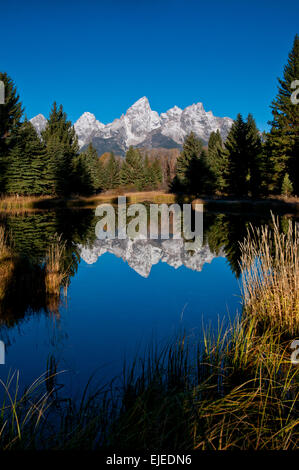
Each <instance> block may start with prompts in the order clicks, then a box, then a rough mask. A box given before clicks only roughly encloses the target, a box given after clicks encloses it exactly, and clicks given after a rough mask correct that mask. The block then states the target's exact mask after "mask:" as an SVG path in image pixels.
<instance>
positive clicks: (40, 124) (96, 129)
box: [31, 96, 233, 155]
mask: <svg viewBox="0 0 299 470" xmlns="http://www.w3.org/2000/svg"><path fill="white" fill-rule="evenodd" d="M31 122H32V124H33V125H34V127H35V128H36V129H37V131H38V132H39V133H40V131H41V130H42V129H43V128H44V126H45V124H46V119H45V118H44V116H43V115H42V114H39V115H38V116H36V117H34V118H33V119H31ZM232 123H233V120H232V119H231V118H228V117H223V118H221V117H217V116H214V115H213V113H212V112H211V111H208V112H206V111H205V110H204V107H203V105H202V103H197V104H192V105H191V106H187V108H185V109H181V108H179V107H177V106H174V107H173V108H171V109H169V110H168V111H167V112H165V113H161V114H160V115H159V114H158V113H157V112H156V111H153V110H152V109H151V107H150V104H149V101H148V99H147V98H146V97H145V96H144V97H143V98H140V99H139V100H138V101H136V103H134V104H133V105H132V106H131V107H130V108H129V109H128V110H127V112H126V114H123V115H122V116H121V117H120V118H119V119H115V120H114V121H113V122H111V123H110V124H106V125H105V124H103V123H101V122H100V121H97V119H96V117H95V116H94V115H93V114H91V113H89V112H85V113H84V114H82V116H81V117H80V118H79V119H78V120H77V121H76V122H75V124H74V128H75V130H76V134H77V136H78V141H79V146H80V148H81V149H84V148H85V147H86V146H87V145H88V144H89V143H90V142H92V144H93V146H94V147H95V148H96V149H97V151H98V153H99V155H101V154H102V153H104V152H107V151H110V152H111V151H113V152H115V153H116V154H118V155H124V154H125V152H126V150H127V149H128V148H129V146H130V145H133V146H134V147H143V148H144V147H147V148H158V147H164V148H181V146H182V144H183V142H184V138H185V137H186V135H188V134H189V133H190V132H191V131H193V132H194V133H195V134H196V135H197V136H198V137H199V138H201V139H202V140H203V141H204V142H205V143H207V142H208V140H209V136H210V134H211V132H212V131H216V130H217V129H219V131H220V133H221V135H222V137H223V138H224V139H225V138H226V136H227V134H228V132H229V130H230V127H231V125H232Z"/></svg>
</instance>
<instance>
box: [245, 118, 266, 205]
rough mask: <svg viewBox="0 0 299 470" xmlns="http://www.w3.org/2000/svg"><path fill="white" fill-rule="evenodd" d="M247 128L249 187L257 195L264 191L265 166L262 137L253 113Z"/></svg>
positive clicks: (252, 194) (251, 192)
mask: <svg viewBox="0 0 299 470" xmlns="http://www.w3.org/2000/svg"><path fill="white" fill-rule="evenodd" d="M246 130H247V132H246V156H247V160H248V167H249V175H248V189H249V192H250V195H251V196H253V197H256V196H260V195H261V194H262V193H263V177H264V173H265V168H264V156H263V152H262V141H261V137H260V134H259V131H258V129H257V127H256V123H255V120H254V119H253V116H252V115H251V114H249V115H248V117H247V122H246Z"/></svg>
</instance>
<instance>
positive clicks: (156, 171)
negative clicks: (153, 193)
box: [151, 158, 163, 189]
mask: <svg viewBox="0 0 299 470" xmlns="http://www.w3.org/2000/svg"><path fill="white" fill-rule="evenodd" d="M151 170H152V177H153V184H152V189H157V187H158V186H159V184H161V183H162V179H163V175H162V168H161V163H160V160H159V158H155V160H154V161H153V164H152V166H151Z"/></svg>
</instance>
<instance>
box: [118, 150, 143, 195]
mask: <svg viewBox="0 0 299 470" xmlns="http://www.w3.org/2000/svg"><path fill="white" fill-rule="evenodd" d="M120 181H121V184H124V185H134V186H136V188H137V189H138V191H141V190H142V189H144V187H145V174H144V165H143V160H142V156H141V153H140V151H139V150H138V149H134V148H133V147H132V146H131V147H130V148H129V149H128V151H127V153H126V157H125V160H124V162H123V164H122V167H121V170H120Z"/></svg>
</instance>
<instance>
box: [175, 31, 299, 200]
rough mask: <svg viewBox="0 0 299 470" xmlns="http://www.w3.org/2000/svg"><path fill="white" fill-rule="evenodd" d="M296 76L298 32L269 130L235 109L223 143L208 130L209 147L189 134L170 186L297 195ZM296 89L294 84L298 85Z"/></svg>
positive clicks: (298, 76) (298, 73) (298, 67)
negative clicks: (263, 129) (265, 130)
mask: <svg viewBox="0 0 299 470" xmlns="http://www.w3.org/2000/svg"><path fill="white" fill-rule="evenodd" d="M298 79H299V37H298V35H296V36H295V39H294V44H293V47H292V50H291V52H290V54H289V57H288V61H287V64H286V66H285V68H284V73H283V78H282V79H279V86H278V93H277V96H276V98H275V99H274V100H273V102H272V105H271V109H272V116H273V119H272V121H271V122H270V123H269V124H270V125H271V130H270V132H268V133H263V134H261V133H260V132H259V130H258V129H257V126H256V123H255V120H254V118H253V116H252V115H251V114H249V115H248V116H247V118H246V119H244V118H243V117H242V115H241V114H238V116H237V118H236V120H235V121H234V123H233V125H232V127H231V129H230V131H229V133H228V136H227V138H226V140H225V142H223V140H222V138H221V135H220V132H219V131H217V132H212V133H211V135H210V139H209V143H208V148H207V149H204V147H203V144H202V142H200V140H199V139H198V138H197V137H196V136H195V135H194V134H193V133H191V134H190V135H189V136H187V138H186V139H185V142H184V145H183V150H182V152H181V154H180V156H179V158H178V160H177V167H176V175H175V178H174V180H173V182H172V185H171V189H172V190H173V191H175V192H181V193H191V194H195V195H196V194H219V195H223V194H224V195H232V196H237V197H238V196H245V197H247V196H250V197H261V196H267V195H270V194H283V195H285V196H290V195H292V194H293V195H299V161H298V160H299V106H298V104H294V102H292V100H291V97H292V95H294V82H295V81H296V80H298ZM297 88H298V87H297Z"/></svg>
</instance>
